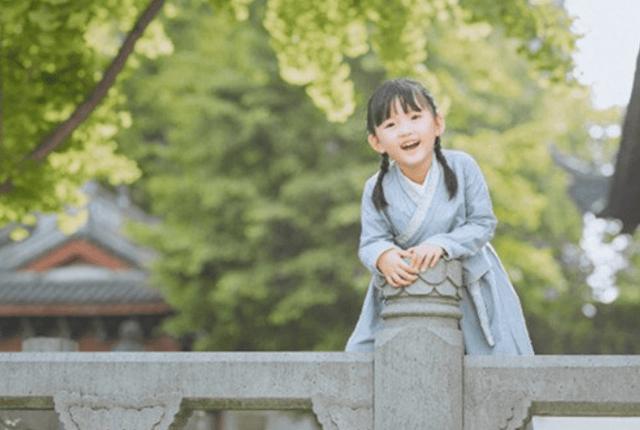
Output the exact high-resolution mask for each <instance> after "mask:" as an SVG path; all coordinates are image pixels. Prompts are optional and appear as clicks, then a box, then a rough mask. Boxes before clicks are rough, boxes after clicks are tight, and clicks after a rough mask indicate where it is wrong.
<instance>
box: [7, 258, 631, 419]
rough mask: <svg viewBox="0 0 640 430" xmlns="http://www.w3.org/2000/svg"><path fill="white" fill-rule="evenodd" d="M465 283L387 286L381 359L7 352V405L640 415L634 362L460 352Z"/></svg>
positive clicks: (68, 409)
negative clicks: (460, 326)
mask: <svg viewBox="0 0 640 430" xmlns="http://www.w3.org/2000/svg"><path fill="white" fill-rule="evenodd" d="M461 279H462V272H461V267H460V264H459V262H455V261H452V262H444V261H443V262H441V263H439V265H438V266H436V268H434V269H433V270H431V271H429V272H427V273H426V274H425V275H424V276H423V277H422V278H421V279H419V280H418V281H417V282H416V283H415V284H414V285H412V286H411V287H408V288H405V289H391V288H390V287H387V288H386V289H385V290H384V291H383V294H384V295H385V296H386V305H385V309H384V313H383V318H384V321H385V325H384V329H383V330H382V331H381V333H380V334H379V336H378V338H377V339H376V346H375V352H374V353H344V352H327V353H311V352H300V353H294V352H282V353H130V352H119V353H78V352H33V349H34V348H33V347H32V346H31V347H30V346H29V345H26V347H25V349H26V350H29V349H31V351H30V352H20V353H3V354H0V408H5V409H55V410H56V411H57V413H58V415H59V417H60V420H61V422H62V423H63V424H64V427H65V429H66V430H81V429H82V430H85V429H87V430H88V429H101V430H116V429H117V430H122V429H127V430H137V429H140V430H151V429H154V430H162V429H179V428H181V426H182V425H183V424H184V422H185V419H186V417H187V416H188V414H189V413H190V411H192V410H195V409H210V410H215V409H311V410H313V412H314V413H315V414H316V416H317V418H318V421H319V422H320V424H321V425H322V428H323V429H331V430H365V429H366V430H370V429H376V430H383V429H384V430H391V429H392V430H405V429H420V430H422V429H426V430H429V429H433V430H443V429H447V430H462V429H465V430H498V429H511V430H515V429H526V428H527V426H528V423H529V421H530V418H531V416H532V415H533V414H537V415H604V416H606V415H617V416H628V415H640V357H637V356H535V357H480V356H474V357H471V356H467V357H465V356H464V355H463V342H462V333H461V332H460V329H459V324H458V321H459V318H460V316H461V313H460V310H459V299H460V295H459V291H460V290H459V289H460V288H462V285H461V284H462V282H461ZM49 347H51V346H49ZM53 347H54V348H57V349H63V350H64V349H69V348H70V346H69V344H66V343H59V344H57V346H56V345H53Z"/></svg>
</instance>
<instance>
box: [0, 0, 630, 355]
mask: <svg viewBox="0 0 640 430" xmlns="http://www.w3.org/2000/svg"><path fill="white" fill-rule="evenodd" d="M116 3H117V2H116V0H113V7H115V5H116ZM125 3H126V5H128V6H129V9H126V8H125V9H118V10H117V11H114V12H113V14H112V15H108V18H107V15H105V13H96V16H102V17H103V19H104V20H105V21H106V22H107V23H111V24H110V25H114V24H113V19H114V17H118V16H119V15H118V14H119V13H126V11H127V10H128V11H129V15H128V16H129V19H130V18H131V16H134V15H133V12H132V11H134V10H138V9H139V8H140V7H141V5H138V3H136V2H135V1H134V0H129V1H128V2H124V3H122V4H125ZM109 4H111V3H109ZM117 4H120V3H117ZM122 4H120V6H122ZM387 4H388V2H384V4H383V2H377V1H371V2H353V3H351V2H341V1H329V2H320V3H307V2H299V1H284V0H269V1H265V2H260V1H257V2H247V1H235V2H229V3H227V2H214V4H213V6H211V4H209V3H208V2H207V3H205V2H202V1H197V0H191V1H187V0H183V1H180V2H176V3H169V4H167V5H166V6H165V11H164V12H165V14H164V15H163V16H162V17H161V19H159V20H158V21H155V22H154V23H153V25H154V27H150V29H152V28H155V30H152V31H151V33H149V35H148V36H146V37H145V39H143V41H146V43H147V44H148V45H147V49H148V50H149V51H147V55H146V57H150V58H144V57H145V55H137V56H135V57H134V58H132V59H133V60H134V62H133V63H132V64H130V66H129V68H128V69H127V70H126V71H125V72H124V76H125V77H126V79H122V81H121V82H120V83H119V84H118V85H116V86H115V87H114V88H113V90H112V94H113V97H110V98H109V99H108V100H112V102H109V101H107V102H105V104H104V105H103V107H102V108H101V109H104V111H105V112H104V113H103V115H105V118H106V119H105V120H104V121H106V122H105V123H100V122H99V120H100V118H101V116H100V113H99V112H100V111H98V112H96V114H95V115H94V116H92V119H91V120H90V121H89V122H87V123H86V124H85V125H83V129H84V128H87V129H88V128H90V127H92V124H94V125H93V127H95V128H96V130H102V134H100V133H98V135H99V136H101V137H100V139H102V140H100V139H98V141H101V142H117V144H118V145H117V149H116V146H115V143H109V144H108V145H110V146H109V147H110V148H112V150H111V152H107V153H105V154H106V155H104V156H101V155H96V154H100V153H97V152H94V153H91V154H92V155H88V156H87V157H88V158H89V159H90V160H91V161H89V162H87V163H84V161H83V159H78V157H76V158H74V157H73V156H72V154H73V153H72V152H71V150H72V148H73V147H74V144H73V143H70V144H68V146H67V147H66V148H68V151H69V154H67V153H66V150H65V152H64V153H61V155H60V158H59V160H62V161H59V162H58V163H59V164H58V165H65V166H66V165H69V166H73V165H75V166H76V167H75V169H76V170H75V173H76V174H75V175H74V174H69V175H68V176H69V177H70V178H73V180H74V181H77V182H78V183H79V182H80V181H81V180H85V179H86V177H87V175H89V174H91V173H100V172H102V170H100V169H98V168H96V167H93V164H92V163H94V162H96V163H97V162H106V161H105V160H107V161H108V160H118V163H124V164H121V165H118V166H116V165H115V164H114V163H115V161H113V162H112V165H110V167H107V168H105V169H104V172H105V173H106V175H105V176H106V177H107V178H110V179H111V182H112V183H115V182H117V181H114V178H113V175H115V176H116V178H117V175H119V174H123V172H128V173H127V175H128V176H126V178H124V177H121V178H120V179H122V180H125V179H126V180H127V181H131V180H133V179H135V178H136V177H137V176H138V175H140V179H139V180H138V181H137V182H136V183H135V185H134V186H133V189H132V193H133V196H134V198H135V199H136V200H137V201H138V202H139V203H140V204H141V205H143V207H144V208H145V209H146V210H147V211H149V212H150V213H151V214H153V215H156V216H158V217H159V218H161V220H162V222H161V223H160V224H158V225H155V226H144V225H137V226H132V233H133V235H134V237H135V238H136V239H137V240H139V241H141V242H143V243H145V244H147V245H150V246H152V247H153V248H155V249H157V250H158V251H159V259H158V261H157V263H156V265H155V266H154V268H153V276H154V278H155V281H156V284H157V285H158V286H159V288H161V289H162V292H163V294H164V295H165V297H166V298H167V300H168V301H169V303H170V304H171V305H173V306H174V307H175V308H176V310H177V311H178V313H177V314H176V316H175V317H173V319H172V320H170V321H169V323H168V326H167V328H168V329H169V331H170V332H171V333H173V334H174V335H176V336H184V337H187V338H189V339H193V340H194V344H193V346H194V348H195V349H199V350H211V349H224V350H277V349H279V350H282V349H292V350H301V349H318V350H326V349H342V347H343V345H344V342H345V341H346V338H347V336H348V335H349V333H350V330H351V329H352V327H353V324H354V322H355V319H356V318H357V315H358V313H359V307H360V305H361V302H362V297H363V295H364V291H365V289H366V286H367V283H368V278H369V275H368V273H367V272H366V270H365V269H364V268H363V267H362V265H361V264H360V263H359V261H358V260H357V256H356V251H357V241H358V236H359V203H360V194H361V191H362V186H363V184H364V181H365V179H366V178H367V177H368V176H370V175H371V174H373V173H374V172H375V171H376V170H377V168H378V160H377V158H376V155H375V153H373V151H371V150H370V149H369V148H368V145H366V142H365V138H366V136H365V127H364V111H363V107H364V104H365V102H366V98H367V97H368V95H369V94H370V93H371V92H372V90H373V89H374V88H375V87H376V86H377V85H378V84H379V83H380V82H381V80H383V79H385V78H386V77H387V76H397V75H408V76H413V77H415V78H418V79H421V80H423V81H424V82H425V83H426V84H427V85H428V86H429V87H430V89H431V90H432V91H433V92H434V94H435V96H436V99H437V100H438V101H439V104H440V108H441V109H442V110H443V112H444V114H445V115H446V117H447V125H448V128H447V133H446V134H445V136H444V140H443V143H444V146H445V147H449V148H457V149H462V150H465V151H467V152H469V153H471V154H472V155H473V156H474V157H475V158H476V159H477V160H478V162H479V163H480V165H481V167H482V169H483V172H484V173H485V176H486V178H487V181H488V182H489V186H490V189H491V193H492V197H493V201H494V209H495V212H496V214H497V216H498V218H499V220H500V224H499V229H498V231H497V235H496V238H495V240H494V241H493V243H494V245H495V246H496V248H497V250H498V253H499V254H500V255H501V257H502V259H503V263H504V264H505V266H506V269H507V270H508V272H509V274H510V276H511V278H512V280H513V283H514V284H515V286H516V288H517V290H518V293H519V294H520V297H521V299H522V301H523V305H524V308H525V313H526V317H527V321H528V324H529V327H530V330H531V334H532V337H533V340H534V346H535V348H536V351H537V352H538V353H637V352H638V349H639V347H638V345H640V342H638V340H640V339H638V336H639V335H638V334H636V333H637V330H634V328H635V327H637V326H638V323H639V322H640V321H638V317H637V316H636V315H638V314H639V313H638V307H639V306H640V297H639V294H638V293H637V288H636V287H635V286H634V282H636V281H634V280H637V279H638V274H637V267H639V266H638V264H639V263H640V261H638V258H637V253H635V254H633V251H634V249H635V248H634V247H637V241H635V242H633V241H631V240H630V239H626V240H627V241H628V242H629V243H631V245H629V246H626V247H622V246H621V247H620V248H621V249H623V248H624V249H626V252H627V254H628V255H630V256H632V257H631V258H632V260H631V264H630V266H629V268H627V269H626V271H624V272H622V273H621V274H620V276H619V277H618V280H617V288H618V295H617V296H616V297H614V299H615V301H613V302H612V303H611V300H609V301H608V303H604V302H602V301H598V300H595V299H594V296H593V291H592V288H591V287H590V285H589V283H588V282H587V278H588V276H589V274H590V273H591V272H592V270H593V266H594V262H593V261H592V260H591V259H590V256H589V255H587V253H586V252H585V251H584V249H583V247H581V246H580V243H581V242H580V241H581V240H584V234H583V217H582V215H581V214H580V213H579V211H578V210H577V209H576V206H575V205H574V203H572V202H571V201H570V199H568V195H567V186H568V185H569V183H570V178H569V176H568V175H567V174H566V173H565V172H564V171H563V170H562V169H560V168H559V167H558V166H557V165H556V164H555V163H554V161H553V158H552V156H551V153H550V150H549V147H550V145H554V147H555V148H557V149H558V150H560V151H563V152H564V153H567V154H572V155H575V156H580V157H582V158H583V159H587V160H593V159H595V158H597V157H596V155H594V154H595V153H596V152H597V153H599V154H601V156H602V159H603V160H607V159H609V160H610V159H611V157H613V154H614V153H615V149H616V147H617V141H616V136H615V135H614V134H612V135H607V134H606V133H605V134H604V135H603V137H601V138H599V139H597V140H594V138H593V137H592V135H591V134H590V130H592V129H593V127H600V128H601V129H604V130H606V129H608V128H607V127H609V126H611V125H612V124H619V123H620V122H621V112H619V111H616V110H609V111H604V112H601V111H596V110H594V109H593V108H592V107H591V104H590V99H589V91H588V89H587V88H585V87H582V86H580V85H579V84H577V83H576V82H575V81H573V80H572V79H571V77H570V71H571V59H570V56H571V53H572V50H573V49H574V41H575V36H574V35H573V34H572V33H571V32H570V30H569V25H570V20H569V19H568V17H567V16H566V12H565V11H564V10H563V9H561V8H559V7H557V6H556V5H555V4H554V3H553V2H539V4H538V5H537V6H535V7H532V6H531V5H530V4H529V2H526V1H524V0H522V1H520V0H512V1H505V2H491V1H484V0H467V1H460V2H454V1H433V2H420V1H416V2H397V4H396V5H395V6H396V7H388V6H385V5H387ZM3 7H4V6H3ZM96 7H97V6H96ZM136 7H137V8H136ZM236 18H241V20H240V21H237V20H236ZM125 21H126V20H125ZM105 26H106V28H110V27H109V25H107V24H105ZM98 27H99V26H98ZM96 31H97V30H96ZM85 39H86V38H85ZM85 39H83V40H85ZM105 40H111V39H109V38H108V37H107V38H106V39H105ZM5 45H6V44H5ZM5 45H3V46H5ZM85 48H86V47H85ZM85 48H83V49H85ZM98 48H100V49H104V48H105V46H104V45H103V44H98V46H97V47H92V49H93V50H94V51H95V50H99V49H98ZM3 49H5V48H3ZM141 49H142V48H141ZM83 52H84V51H83ZM88 52H91V51H88ZM427 53H428V55H427ZM158 54H170V55H164V56H158ZM91 58H92V59H94V60H95V61H96V62H97V63H96V64H104V61H105V60H104V58H107V57H105V56H100V55H98V54H95V53H93V54H91ZM94 67H98V66H94ZM3 70H6V69H3ZM59 74H61V72H59V73H55V74H54V75H55V76H56V77H57V76H58V75H59ZM5 82H6V81H5ZM291 83H293V84H296V85H291ZM61 85H62V84H61ZM4 86H5V88H6V83H5V84H4ZM89 86H90V85H89V84H85V86H84V87H82V88H81V89H79V90H78V91H77V93H78V94H83V91H86V90H87V88H88V87H89ZM43 88H44V87H43ZM61 88H62V87H61ZM25 91H26V90H25ZM60 91H61V92H64V91H63V90H62V89H60ZM65 94H66V93H65ZM61 97H62V96H61ZM65 97H66V96H65ZM78 97H79V96H76V99H77V98H78ZM7 100H8V99H7V98H6V97H5V102H4V106H5V108H4V110H5V111H8V110H10V107H11V106H12V105H11V104H9V103H8V102H7ZM109 103H111V104H109ZM7 106H8V107H7ZM24 115H25V116H24V118H25V121H26V118H28V116H26V114H24ZM30 115H33V116H34V117H38V115H40V117H42V118H44V117H46V115H45V114H44V113H41V112H40V111H34V112H32V113H31V114H30ZM60 115H62V114H60ZM60 115H59V116H57V117H55V118H54V119H53V120H51V121H54V122H55V121H59V120H60V118H61V116H60ZM9 119H10V118H9V117H8V116H6V115H5V121H4V124H5V126H4V129H5V131H6V130H7V129H8V127H7V124H8V123H9ZM327 119H330V120H331V121H328V120H327ZM118 121H120V122H118ZM105 124H107V125H110V127H106V126H105ZM105 127H106V128H105ZM46 128H47V127H44V126H43V128H42V130H44V129H46ZM42 130H41V132H42ZM81 130H82V129H81ZM81 130H79V131H78V132H77V133H74V138H73V139H76V138H77V140H78V142H80V143H78V144H77V145H85V146H86V145H87V143H85V142H89V141H91V140H90V139H89V140H88V138H87V135H83V134H82V132H81ZM15 133H16V136H19V135H20V133H19V131H16V132H15ZM34 133H35V132H34ZM96 133H97V132H96ZM16 141H17V140H16ZM105 144H106V143H105ZM12 153H14V154H15V156H17V155H18V154H19V153H18V152H16V151H12ZM607 157H608V158H607ZM74 160H76V161H75V162H74ZM130 160H133V161H135V163H136V164H135V165H134V164H133V163H131V161H130ZM63 161H64V162H63ZM49 164H51V163H49ZM58 165H56V166H58ZM78 166H81V167H78ZM54 167H55V166H54ZM45 170H46V169H44V170H43V168H39V170H34V171H33V172H34V173H32V174H31V175H32V176H34V177H37V178H38V179H37V180H38V181H41V179H39V178H40V177H41V176H43V175H44V173H43V172H44V171H45ZM67 170H68V171H69V172H71V173H73V172H74V171H73V170H71V167H68V168H67ZM0 171H2V170H1V169H0ZM79 171H81V172H85V171H86V175H84V174H83V175H80V174H78V173H77V172H79ZM43 177H44V178H46V177H47V176H46V175H44V176H43ZM51 177H52V178H53V179H51V180H50V182H48V184H50V187H54V186H58V185H56V183H57V181H59V177H60V176H56V175H52V176H51ZM34 181H35V180H34ZM68 181H71V179H69V180H68ZM39 183H40V182H38V184H39ZM69 183H70V184H71V182H69ZM50 189H51V188H50ZM22 194H25V191H23V192H21V193H20V194H19V195H16V194H13V195H10V194H7V195H4V196H0V199H5V200H0V202H3V203H4V204H5V206H4V207H5V208H10V210H14V211H15V212H16V213H17V214H21V213H22V212H20V209H19V208H20V207H21V206H20V205H19V202H20V201H21V200H20V198H22V197H19V196H20V195H22ZM25 195H26V197H25V200H24V201H25V203H24V207H25V208H26V207H27V206H28V202H29V200H28V199H31V198H36V197H37V196H36V197H34V195H28V194H25ZM38 198H40V197H38ZM67 201H73V200H72V199H66V200H65V199H64V198H59V199H58V200H57V202H67ZM0 207H1V206H0ZM16 208H17V209H16ZM36 208H40V209H42V208H41V207H40V206H37V207H36ZM47 208H48V209H53V208H55V205H50V206H47V207H45V209H47ZM5 211H9V209H5ZM7 213H8V212H7ZM25 213H26V212H25ZM21 216H22V215H21ZM4 219H5V220H6V219H10V220H13V221H19V220H20V219H22V218H20V217H16V216H14V217H13V218H11V217H7V215H5V218H4ZM616 233H617V232H615V231H613V230H611V231H608V232H605V234H606V235H607V238H606V240H608V241H612V240H614V239H615V238H616V237H618V236H617V234H616ZM633 259H635V260H633ZM636 283H637V282H636ZM587 305H588V306H587ZM585 306H587V307H585Z"/></svg>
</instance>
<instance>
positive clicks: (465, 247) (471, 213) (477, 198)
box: [425, 156, 497, 259]
mask: <svg viewBox="0 0 640 430" xmlns="http://www.w3.org/2000/svg"><path fill="white" fill-rule="evenodd" d="M464 161H465V162H464V168H463V174H464V189H463V190H462V192H464V200H465V215H466V221H465V223H464V224H462V225H461V226H458V227H456V228H455V229H454V230H452V231H450V232H449V233H440V234H437V235H434V236H431V237H429V238H428V239H427V240H425V242H426V243H430V244H433V245H437V246H440V247H441V248H442V249H444V250H445V251H446V253H447V254H448V258H452V259H455V258H464V257H470V256H472V255H474V254H476V253H477V252H478V251H479V250H480V249H481V248H482V247H483V246H484V245H485V244H486V243H487V242H489V241H490V240H491V238H492V237H493V234H494V232H495V229H496V224H497V220H496V217H495V215H494V214H493V208H492V205H491V197H490V195H489V189H488V187H487V183H486V181H485V180H484V176H483V175H482V172H481V171H480V167H479V166H478V164H477V163H476V162H475V160H474V159H473V158H471V157H470V156H467V157H466V160H464ZM458 181H459V182H460V179H458Z"/></svg>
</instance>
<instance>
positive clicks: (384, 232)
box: [358, 177, 400, 275]
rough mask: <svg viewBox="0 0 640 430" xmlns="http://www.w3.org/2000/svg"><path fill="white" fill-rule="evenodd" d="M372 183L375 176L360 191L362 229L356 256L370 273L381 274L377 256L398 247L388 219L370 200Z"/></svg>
mask: <svg viewBox="0 0 640 430" xmlns="http://www.w3.org/2000/svg"><path fill="white" fill-rule="evenodd" d="M374 185H375V177H374V178H372V180H369V181H367V183H366V184H365V186H364V191H363V193H362V205H361V211H360V214H361V218H360V225H361V228H362V231H361V233H360V246H359V248H358V257H359V258H360V261H362V264H364V265H365V266H366V267H367V269H369V271H370V272H371V273H373V274H378V275H382V273H381V272H380V271H379V270H378V267H377V266H376V264H377V262H378V258H380V256H381V255H382V254H383V253H384V252H385V251H387V250H389V249H392V248H397V249H400V248H399V247H398V246H397V245H396V244H395V243H394V242H393V232H392V230H391V225H390V223H389V221H388V220H387V218H386V217H385V216H384V215H383V213H382V212H381V211H378V210H377V209H376V208H375V206H374V205H373V202H372V201H371V195H372V194H373V186H374Z"/></svg>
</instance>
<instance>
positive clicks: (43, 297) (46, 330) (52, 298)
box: [0, 183, 181, 351]
mask: <svg viewBox="0 0 640 430" xmlns="http://www.w3.org/2000/svg"><path fill="white" fill-rule="evenodd" d="M84 191H85V193H86V194H87V196H88V198H89V202H88V207H87V209H88V218H87V221H86V222H85V224H84V225H83V226H82V227H80V228H79V229H78V230H77V231H76V232H75V233H73V234H71V235H65V234H63V233H62V232H61V231H60V230H59V229H58V226H57V219H56V216H55V215H43V216H38V219H37V223H36V224H35V225H34V227H33V228H32V231H31V234H30V236H29V237H28V238H26V239H24V240H22V241H19V242H14V241H12V240H11V239H10V238H9V234H10V232H11V229H12V227H7V228H5V229H3V230H0V351H20V350H21V343H22V340H23V339H25V338H30V337H35V336H54V337H63V338H68V339H72V340H74V341H76V342H78V347H79V350H80V351H111V350H114V349H116V350H144V351H176V350H180V349H181V347H180V344H179V342H178V341H177V340H176V339H173V338H171V337H169V336H167V335H165V334H163V333H162V332H161V331H160V325H161V323H162V321H163V319H165V318H166V317H167V316H169V315H170V314H171V312H172V311H171V308H170V307H169V305H168V304H167V303H166V302H165V301H164V299H163V298H162V296H161V295H160V294H159V292H158V290H157V289H154V288H152V287H151V286H150V285H149V276H148V273H147V271H146V267H147V266H148V264H149V263H150V262H151V260H152V259H153V253H152V252H151V251H150V250H148V249H145V248H142V247H140V246H139V245H137V244H135V243H132V242H131V241H130V240H129V239H127V238H126V237H125V235H124V232H123V228H124V226H125V223H126V222H127V221H129V220H133V221H142V222H153V220H151V219H150V218H149V217H148V216H147V215H145V214H144V213H143V212H142V211H140V210H139V209H137V208H136V207H135V206H133V205H132V204H131V203H130V201H129V199H128V198H127V196H126V194H125V192H124V191H121V192H119V193H117V194H114V193H112V192H110V191H108V190H106V189H105V188H103V187H101V186H99V185H98V184H96V183H89V184H87V185H86V186H85V188H84ZM121 336H124V338H121Z"/></svg>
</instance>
